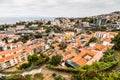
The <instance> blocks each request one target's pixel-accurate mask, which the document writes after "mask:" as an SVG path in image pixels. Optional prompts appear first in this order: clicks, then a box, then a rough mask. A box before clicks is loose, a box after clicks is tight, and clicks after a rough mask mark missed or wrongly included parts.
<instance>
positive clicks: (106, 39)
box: [103, 38, 111, 43]
mask: <svg viewBox="0 0 120 80" xmlns="http://www.w3.org/2000/svg"><path fill="white" fill-rule="evenodd" d="M103 41H106V42H109V43H110V42H111V39H110V38H103Z"/></svg>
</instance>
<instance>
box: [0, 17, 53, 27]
mask: <svg viewBox="0 0 120 80" xmlns="http://www.w3.org/2000/svg"><path fill="white" fill-rule="evenodd" d="M41 19H46V20H53V19H55V17H0V25H4V24H15V23H17V22H20V21H34V20H41Z"/></svg>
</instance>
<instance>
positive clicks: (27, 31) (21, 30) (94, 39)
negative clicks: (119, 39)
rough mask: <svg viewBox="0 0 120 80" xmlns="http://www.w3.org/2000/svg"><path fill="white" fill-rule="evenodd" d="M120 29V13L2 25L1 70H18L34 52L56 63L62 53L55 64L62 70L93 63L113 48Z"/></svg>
mask: <svg viewBox="0 0 120 80" xmlns="http://www.w3.org/2000/svg"><path fill="white" fill-rule="evenodd" d="M119 30H120V12H113V13H110V14H105V15H98V16H92V17H86V18H55V19H54V20H47V19H46V20H45V19H41V20H35V21H26V22H25V21H23V22H17V23H16V24H9V25H8V24H5V25H0V70H1V71H4V70H5V71H10V70H11V71H16V70H18V67H20V66H21V65H22V64H27V63H28V62H29V59H28V58H29V56H32V55H34V54H35V55H41V54H43V55H46V56H47V58H48V59H49V60H50V61H49V62H50V63H52V64H53V63H54V62H52V58H53V56H56V55H59V56H61V60H60V61H59V63H56V64H55V66H56V67H57V68H60V69H63V68H73V69H74V68H78V67H83V66H85V65H89V66H91V65H92V64H93V63H95V62H99V61H101V60H102V59H103V57H104V55H105V52H106V51H108V50H112V49H113V46H114V45H115V44H114V43H113V42H112V39H113V38H115V36H117V35H118V34H119ZM111 59H112V58H111ZM49 62H45V63H44V65H47V63H49ZM39 63H40V65H38V66H41V64H42V62H39ZM31 64H32V63H31ZM53 65H54V64H53ZM47 66H49V65H47ZM49 67H50V66H49ZM66 80H67V79H66ZM76 80H77V79H76Z"/></svg>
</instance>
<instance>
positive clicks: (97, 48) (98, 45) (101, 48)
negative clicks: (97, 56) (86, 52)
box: [93, 44, 106, 50]
mask: <svg viewBox="0 0 120 80" xmlns="http://www.w3.org/2000/svg"><path fill="white" fill-rule="evenodd" d="M93 49H95V50H105V49H106V47H105V46H104V45H102V44H96V45H95V46H94V47H93Z"/></svg>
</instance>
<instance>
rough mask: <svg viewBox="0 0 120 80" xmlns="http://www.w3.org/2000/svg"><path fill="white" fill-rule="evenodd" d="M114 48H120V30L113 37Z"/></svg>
mask: <svg viewBox="0 0 120 80" xmlns="http://www.w3.org/2000/svg"><path fill="white" fill-rule="evenodd" d="M112 43H114V46H113V49H115V50H120V32H119V33H118V34H117V35H116V36H115V37H114V38H113V39H112Z"/></svg>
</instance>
